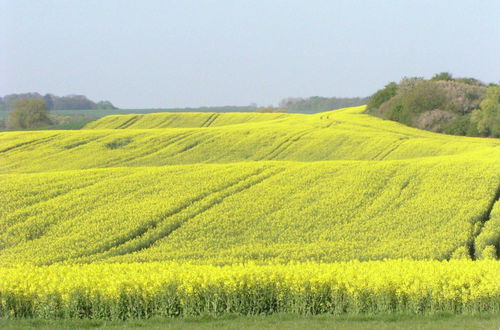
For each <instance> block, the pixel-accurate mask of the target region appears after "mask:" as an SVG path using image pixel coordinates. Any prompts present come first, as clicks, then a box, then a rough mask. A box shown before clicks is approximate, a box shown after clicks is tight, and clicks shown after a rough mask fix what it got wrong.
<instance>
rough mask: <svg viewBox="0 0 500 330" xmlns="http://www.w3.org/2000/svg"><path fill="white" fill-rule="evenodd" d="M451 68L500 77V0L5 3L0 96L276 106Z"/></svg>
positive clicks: (132, 104) (138, 104) (1, 6)
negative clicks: (294, 99) (76, 96)
mask: <svg viewBox="0 0 500 330" xmlns="http://www.w3.org/2000/svg"><path fill="white" fill-rule="evenodd" d="M441 71H449V72H451V73H453V75H454V76H468V77H469V76H470V77H475V78H478V79H480V80H483V81H485V82H498V81H499V80H500V1H499V0H474V1H472V0H471V1H465V0H453V1H452V0H450V1H447V0H432V1H431V0H418V1H417V0H414V1H412V0H407V1H405V0H399V1H396V0H394V1H390V0H379V1H368V0H366V1H361V0H358V1H356V0H350V1H348V0H345V1H334V0H324V1H319V0H316V1H314V0H303V1H293V0H283V1H278V0H260V1H259V0H247V1H245V0H213V1H203V0H197V1H194V0H177V1H153V0H141V1H139V0H137V1H132V0H99V1H89V0H81V1H76V0H58V1H56V0H54V1H49V0H31V1H30V0H0V95H5V94H10V93H21V92H28V91H30V92H39V93H42V94H45V93H53V94H56V95H66V94H84V95H87V96H88V97H89V98H91V99H93V100H96V101H98V100H102V99H106V100H110V101H112V102H113V103H114V104H115V105H117V106H119V107H121V108H152V107H154V108H159V107H163V108H165V107H187V106H192V107H194V106H204V105H205V106H215V105H248V104H250V103H252V102H255V103H257V104H259V105H267V104H277V103H278V102H279V100H281V99H282V98H285V97H288V96H293V97H297V96H301V97H308V96H313V95H320V96H328V97H332V96H338V97H342V96H345V97H351V96H367V95H370V94H372V93H373V92H375V91H376V90H377V89H380V88H381V87H383V86H384V85H385V84H386V83H387V82H389V81H399V79H400V78H401V77H404V76H424V77H430V76H432V75H433V74H434V73H436V72H441Z"/></svg>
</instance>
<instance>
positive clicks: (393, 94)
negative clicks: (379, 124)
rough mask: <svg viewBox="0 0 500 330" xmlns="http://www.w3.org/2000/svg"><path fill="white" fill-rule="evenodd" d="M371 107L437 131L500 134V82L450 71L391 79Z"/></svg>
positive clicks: (380, 113)
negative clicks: (463, 75) (459, 76)
mask: <svg viewBox="0 0 500 330" xmlns="http://www.w3.org/2000/svg"><path fill="white" fill-rule="evenodd" d="M367 111H368V112H369V113H371V114H374V115H376V116H379V117H382V118H385V119H389V120H395V121H398V122H401V123H404V124H406V125H409V126H413V127H417V128H420V129H425V130H429V131H434V132H442V133H447V134H455V135H469V136H493V137H500V86H498V85H496V84H489V85H486V84H484V83H482V82H481V81H479V80H477V79H474V78H453V77H452V75H451V74H450V73H447V72H442V73H438V74H436V75H435V76H434V77H432V78H431V79H429V80H426V79H423V78H419V77H413V78H403V79H402V80H401V81H400V82H399V83H398V84H397V83H395V82H391V83H389V84H387V85H386V86H385V87H384V88H383V89H381V90H379V91H377V92H376V93H375V94H374V95H372V97H371V98H370V101H369V102H368V106H367Z"/></svg>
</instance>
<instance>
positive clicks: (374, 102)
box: [366, 82, 398, 109]
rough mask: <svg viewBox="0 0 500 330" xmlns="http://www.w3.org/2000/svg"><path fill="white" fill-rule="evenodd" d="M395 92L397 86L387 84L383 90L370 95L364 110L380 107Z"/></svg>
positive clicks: (391, 83) (393, 83)
mask: <svg viewBox="0 0 500 330" xmlns="http://www.w3.org/2000/svg"><path fill="white" fill-rule="evenodd" d="M397 91H398V85H397V84H396V83H395V82H390V83H388V84H387V85H385V87H384V88H383V89H381V90H379V91H377V92H376V93H375V94H373V95H372V97H371V98H370V102H368V104H367V106H366V108H367V109H375V108H378V107H380V106H381V105H382V104H383V103H384V102H387V101H389V100H390V99H391V98H392V97H393V96H395V95H396V93H397Z"/></svg>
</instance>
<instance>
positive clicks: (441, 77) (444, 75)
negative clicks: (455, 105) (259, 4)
mask: <svg viewBox="0 0 500 330" xmlns="http://www.w3.org/2000/svg"><path fill="white" fill-rule="evenodd" d="M431 80H433V81H436V80H438V81H439V80H453V76H452V75H451V73H449V72H441V73H436V74H435V75H434V77H432V78H431Z"/></svg>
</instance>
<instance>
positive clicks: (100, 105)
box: [0, 93, 117, 111]
mask: <svg viewBox="0 0 500 330" xmlns="http://www.w3.org/2000/svg"><path fill="white" fill-rule="evenodd" d="M32 99H38V100H42V101H43V102H44V103H45V107H46V108H47V109H48V110H88V109H117V108H116V107H115V106H114V105H113V104H112V103H111V102H109V101H99V102H94V101H92V100H89V99H88V98H87V97H86V96H85V95H66V96H56V95H53V94H45V95H41V94H39V93H21V94H9V95H5V96H4V97H0V111H2V110H3V111H10V110H12V109H13V108H14V107H15V103H16V102H17V101H20V100H32Z"/></svg>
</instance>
